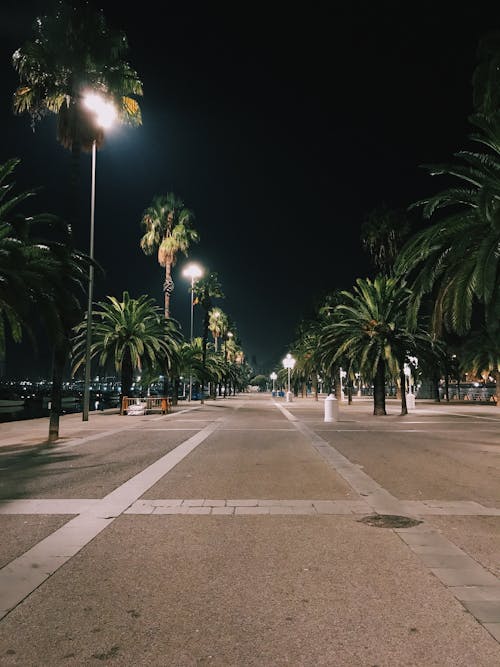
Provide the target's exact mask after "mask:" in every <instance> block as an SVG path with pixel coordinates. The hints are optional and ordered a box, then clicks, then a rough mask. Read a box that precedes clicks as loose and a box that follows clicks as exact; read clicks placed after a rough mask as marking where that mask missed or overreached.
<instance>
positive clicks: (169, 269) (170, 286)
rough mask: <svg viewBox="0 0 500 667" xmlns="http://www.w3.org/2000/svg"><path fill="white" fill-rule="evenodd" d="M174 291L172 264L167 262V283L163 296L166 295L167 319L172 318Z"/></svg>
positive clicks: (164, 286) (164, 284)
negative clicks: (171, 298) (171, 301)
mask: <svg viewBox="0 0 500 667" xmlns="http://www.w3.org/2000/svg"><path fill="white" fill-rule="evenodd" d="M173 291H174V281H173V280H172V263H171V262H168V261H167V262H165V282H164V283H163V294H164V295H165V319H168V318H169V317H170V295H171V294H172V292H173Z"/></svg>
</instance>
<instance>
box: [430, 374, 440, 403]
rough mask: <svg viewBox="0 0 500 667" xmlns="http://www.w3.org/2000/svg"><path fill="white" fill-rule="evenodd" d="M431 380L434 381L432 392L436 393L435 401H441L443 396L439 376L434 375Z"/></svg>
mask: <svg viewBox="0 0 500 667" xmlns="http://www.w3.org/2000/svg"><path fill="white" fill-rule="evenodd" d="M431 382H432V393H433V395H434V402H435V403H440V402H441V398H440V396H439V376H438V375H434V376H433V377H432V379H431Z"/></svg>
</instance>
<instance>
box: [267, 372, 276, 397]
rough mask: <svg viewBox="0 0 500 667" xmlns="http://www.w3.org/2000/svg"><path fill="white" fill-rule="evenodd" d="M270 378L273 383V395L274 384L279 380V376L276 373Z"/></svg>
mask: <svg viewBox="0 0 500 667" xmlns="http://www.w3.org/2000/svg"><path fill="white" fill-rule="evenodd" d="M269 377H270V379H271V380H272V381H273V394H274V382H275V380H277V378H278V376H277V375H276V373H274V372H273V373H271V375H270V376H269Z"/></svg>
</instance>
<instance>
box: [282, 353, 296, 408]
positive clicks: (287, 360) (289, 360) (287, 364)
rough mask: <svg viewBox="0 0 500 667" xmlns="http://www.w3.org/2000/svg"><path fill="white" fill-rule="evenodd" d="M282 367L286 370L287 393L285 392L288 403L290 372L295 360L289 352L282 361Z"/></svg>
mask: <svg viewBox="0 0 500 667" xmlns="http://www.w3.org/2000/svg"><path fill="white" fill-rule="evenodd" d="M283 366H284V367H285V368H286V369H287V370H288V391H287V392H286V400H287V403H289V402H290V401H291V400H292V397H291V395H290V371H291V370H292V368H293V367H294V366H295V359H294V358H293V357H292V355H291V354H290V352H289V353H288V354H287V355H286V357H285V358H284V359H283Z"/></svg>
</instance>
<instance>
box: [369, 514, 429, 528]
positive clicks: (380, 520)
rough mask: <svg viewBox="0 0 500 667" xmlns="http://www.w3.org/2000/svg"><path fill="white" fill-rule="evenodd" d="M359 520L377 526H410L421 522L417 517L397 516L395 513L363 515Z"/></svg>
mask: <svg viewBox="0 0 500 667" xmlns="http://www.w3.org/2000/svg"><path fill="white" fill-rule="evenodd" d="M359 521H360V523H366V524H367V525H368V526H376V527H378V528H410V527H411V526H418V524H419V523H422V521H420V520H419V519H410V517H408V516H398V515H397V514H370V516H364V517H363V518H362V519H359Z"/></svg>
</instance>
